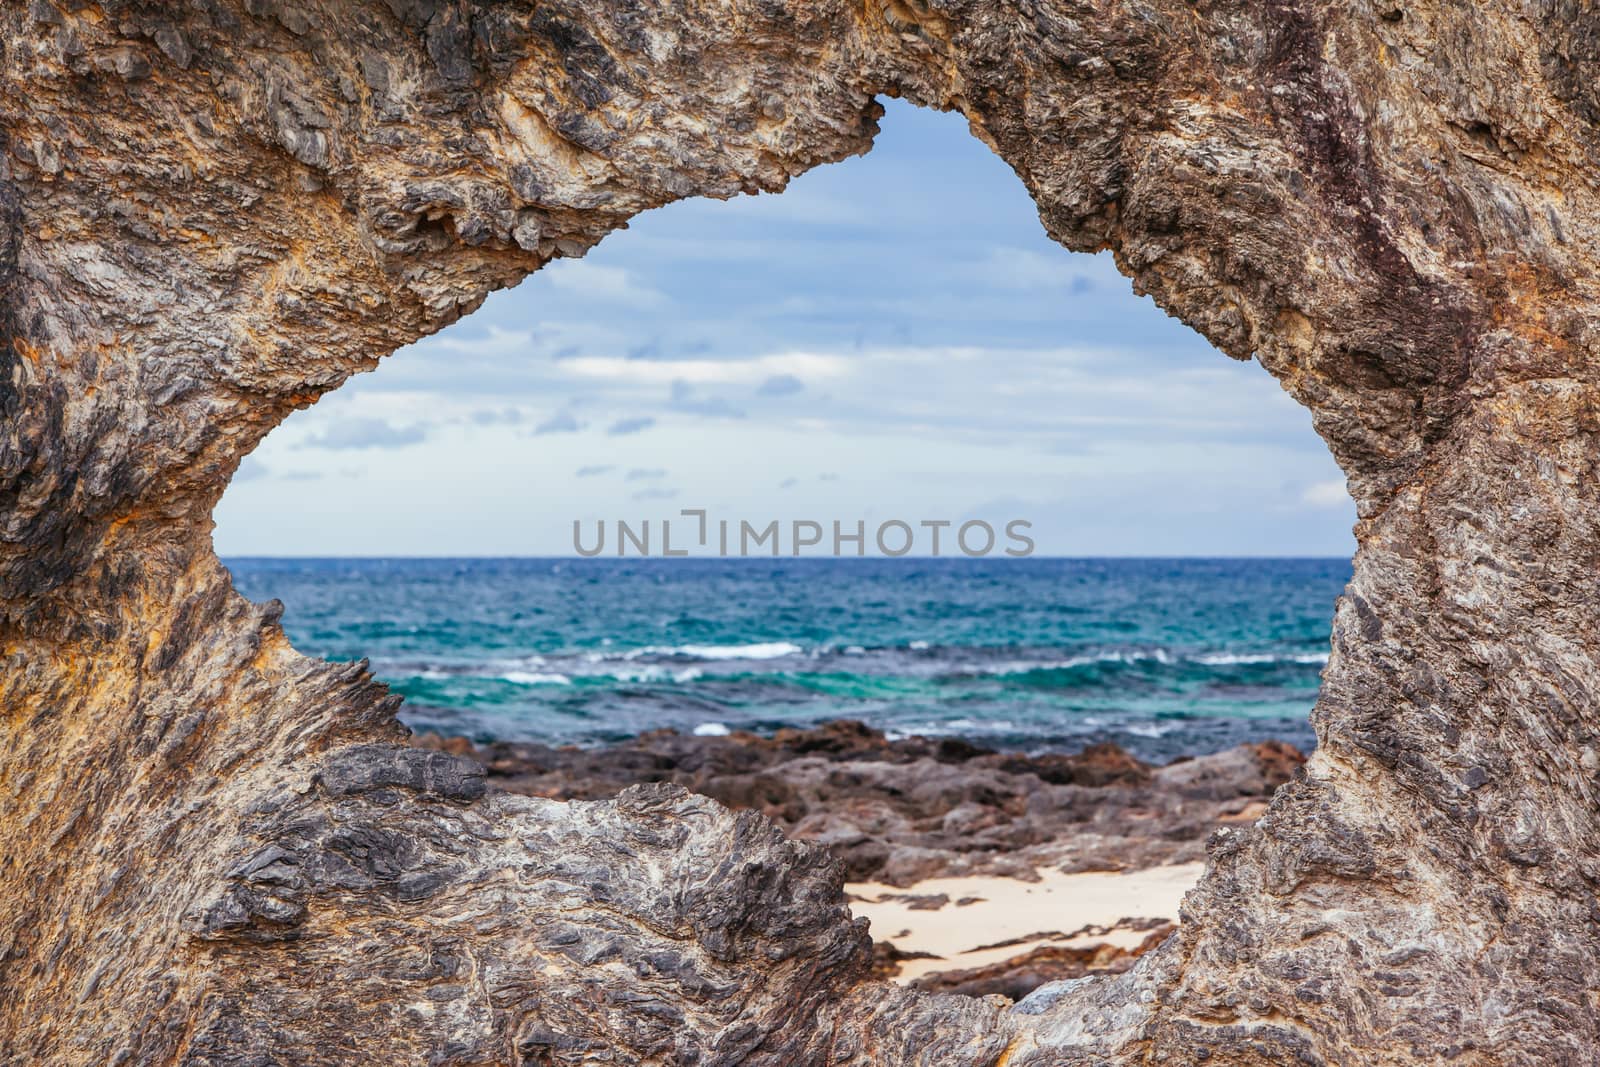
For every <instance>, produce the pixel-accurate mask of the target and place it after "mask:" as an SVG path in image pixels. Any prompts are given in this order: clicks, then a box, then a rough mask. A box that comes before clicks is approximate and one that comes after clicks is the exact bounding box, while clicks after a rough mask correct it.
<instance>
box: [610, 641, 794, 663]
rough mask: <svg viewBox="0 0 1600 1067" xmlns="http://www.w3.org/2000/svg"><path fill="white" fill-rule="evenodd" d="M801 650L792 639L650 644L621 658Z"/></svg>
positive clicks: (775, 654) (760, 655)
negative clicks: (737, 642) (717, 643)
mask: <svg viewBox="0 0 1600 1067" xmlns="http://www.w3.org/2000/svg"><path fill="white" fill-rule="evenodd" d="M803 651H804V649H802V648H801V647H800V646H799V645H797V644H795V643H793V642H792V641H754V642H752V643H750V644H747V645H670V646H666V647H658V646H656V645H650V646H648V647H646V648H636V649H633V650H632V651H629V652H624V653H623V654H622V657H621V658H622V659H626V660H634V659H642V658H643V657H645V656H662V657H676V658H682V659H703V660H733V659H756V660H760V659H781V658H782V657H784V656H796V655H799V654H800V653H801V652H803Z"/></svg>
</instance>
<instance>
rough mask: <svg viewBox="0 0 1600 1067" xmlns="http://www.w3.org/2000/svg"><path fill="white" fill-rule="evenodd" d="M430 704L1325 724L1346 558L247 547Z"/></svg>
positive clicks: (920, 726)
mask: <svg viewBox="0 0 1600 1067" xmlns="http://www.w3.org/2000/svg"><path fill="white" fill-rule="evenodd" d="M228 565H229V567H230V568H231V569H232V570H233V573H234V576H235V578H236V580H237V585H238V588H239V589H240V591H241V592H243V593H244V594H245V595H246V596H249V597H251V598H252V599H255V600H266V599H269V598H273V597H276V598H278V599H280V600H282V601H283V602H284V604H285V605H286V606H287V611H286V613H285V615H284V625H285V627H286V628H287V630H288V632H289V635H290V637H291V638H292V639H293V641H294V643H295V645H296V646H297V647H298V648H300V649H301V650H302V651H304V652H307V653H311V654H314V655H318V656H324V657H327V658H329V659H336V660H350V659H357V658H360V657H362V656H366V657H369V658H370V659H371V661H372V667H373V669H374V671H376V673H377V674H378V675H379V676H380V677H381V678H383V679H384V680H385V681H387V682H388V683H389V684H390V685H391V686H392V687H393V688H394V689H395V690H396V691H398V692H399V693H401V694H403V695H404V696H405V698H406V706H405V707H404V709H402V712H401V717H402V718H403V719H404V720H405V721H407V722H408V723H409V724H410V725H412V726H413V727H414V728H418V729H430V730H437V731H440V732H442V733H446V734H466V735H469V736H471V737H473V738H475V739H478V740H480V741H485V740H491V739H497V738H499V739H514V740H526V739H537V740H543V741H550V742H576V743H594V742H602V741H607V740H616V739H620V738H624V737H629V736H632V735H634V734H637V733H640V732H642V731H645V730H651V729H655V728H657V727H662V726H672V727H676V728H677V729H679V730H683V731H686V732H687V731H699V732H701V733H706V734H709V733H721V732H724V731H726V730H729V729H739V728H746V729H754V730H758V731H770V730H773V729H776V728H777V727H780V726H786V725H804V724H810V723H817V722H821V721H824V720H827V719H835V718H845V717H848V718H855V719H862V720H865V721H866V722H868V723H871V724H872V725H874V726H877V727H880V728H882V729H884V730H886V731H889V732H890V733H891V734H933V735H956V736H961V737H965V738H969V739H972V740H974V741H978V742H980V743H983V744H987V745H991V746H996V747H1004V748H1020V749H1029V750H1045V749H1059V750H1067V751H1074V750H1077V749H1079V748H1081V747H1082V746H1084V745H1085V744H1088V743H1090V742H1094V741H1103V740H1110V741H1116V742H1117V743H1119V744H1122V745H1124V746H1125V747H1127V748H1128V749H1130V750H1131V751H1133V752H1135V753H1136V754H1138V755H1140V756H1142V757H1144V758H1147V759H1152V760H1160V761H1165V760H1168V759H1171V758H1173V757H1175V756H1178V755H1185V754H1191V755H1192V754H1197V753H1202V752H1211V751H1216V750H1218V749H1221V748H1224V747H1227V746H1229V745H1232V744H1236V743H1238V742H1239V741H1243V740H1260V739H1265V738H1269V737H1272V738H1281V739H1283V740H1286V741H1291V742H1293V743H1295V744H1297V745H1300V746H1302V747H1303V748H1306V749H1309V748H1310V747H1311V745H1312V735H1311V731H1310V728H1309V726H1308V725H1307V714H1308V713H1309V711H1310V709H1311V705H1312V703H1313V701H1314V700H1315V699H1316V695H1317V687H1318V682H1319V674H1320V672H1321V669H1322V667H1323V665H1324V664H1325V663H1326V662H1327V657H1328V635H1329V622H1330V620H1331V618H1332V614H1333V604H1334V599H1335V597H1337V596H1338V594H1339V592H1340V590H1341V589H1342V588H1343V586H1344V584H1345V582H1346V581H1348V579H1349V577H1350V564H1349V562H1348V561H1346V560H1343V559H1339V560H1303V559H1295V560H1272V559H1226V560H1196V559H1171V560H1124V559H1117V560H1109V559H1090V560H1064V559H1025V560H1009V559H1008V560H972V559H916V560H913V559H852V560H834V559H798V560H763V561H756V560H694V559H676V560H661V559H655V560H648V559H647V560H602V559H593V560H583V559H560V560H556V559H458V560H452V559H330V560H314V559H232V560H229V561H228Z"/></svg>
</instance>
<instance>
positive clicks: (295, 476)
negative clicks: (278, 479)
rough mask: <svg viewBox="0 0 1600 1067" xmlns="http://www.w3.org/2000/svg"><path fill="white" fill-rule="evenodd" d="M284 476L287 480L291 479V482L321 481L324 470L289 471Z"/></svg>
mask: <svg viewBox="0 0 1600 1067" xmlns="http://www.w3.org/2000/svg"><path fill="white" fill-rule="evenodd" d="M283 478H284V480H285V481H289V482H320V481H321V480H322V472H321V471H289V472H288V473H286V474H285V475H284V476H283Z"/></svg>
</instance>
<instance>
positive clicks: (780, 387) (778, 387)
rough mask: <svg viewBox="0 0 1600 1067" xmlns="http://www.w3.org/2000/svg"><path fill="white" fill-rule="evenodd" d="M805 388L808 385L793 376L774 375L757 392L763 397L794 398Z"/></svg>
mask: <svg viewBox="0 0 1600 1067" xmlns="http://www.w3.org/2000/svg"><path fill="white" fill-rule="evenodd" d="M805 387H806V383H805V382H802V381H801V380H800V379H799V378H796V377H795V376H794V375H792V374H774V375H773V376H772V377H770V378H768V379H767V380H766V381H764V382H762V383H761V388H759V389H757V390H756V392H757V393H758V394H760V395H761V396H793V395H794V394H796V393H798V392H801V391H802V390H804V389H805Z"/></svg>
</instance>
